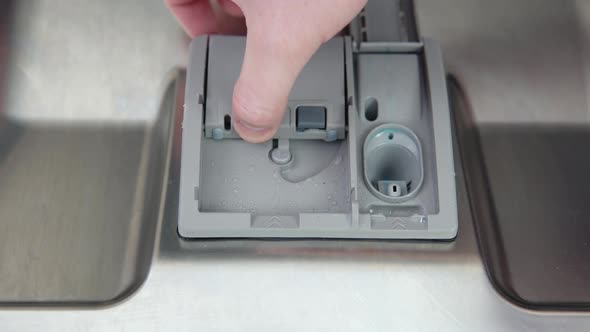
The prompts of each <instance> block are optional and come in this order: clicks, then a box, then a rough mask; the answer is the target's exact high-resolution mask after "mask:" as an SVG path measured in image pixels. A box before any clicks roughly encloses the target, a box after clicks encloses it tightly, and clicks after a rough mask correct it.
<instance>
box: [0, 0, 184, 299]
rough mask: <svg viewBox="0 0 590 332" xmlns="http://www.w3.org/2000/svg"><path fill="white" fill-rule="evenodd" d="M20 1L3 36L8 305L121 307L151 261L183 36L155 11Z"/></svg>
mask: <svg viewBox="0 0 590 332" xmlns="http://www.w3.org/2000/svg"><path fill="white" fill-rule="evenodd" d="M14 5H15V6H14V7H13V9H11V10H14V11H13V12H12V15H11V17H9V18H10V22H11V23H12V24H11V26H10V27H6V29H3V30H2V32H1V33H2V35H3V36H5V38H1V40H4V41H6V42H5V43H4V45H5V46H4V47H6V49H8V50H9V52H7V53H8V57H7V58H4V61H3V67H4V66H6V63H8V64H9V65H8V66H6V67H7V68H8V70H7V75H4V76H3V77H2V78H3V79H4V81H5V82H8V83H7V84H6V89H3V91H2V92H3V94H2V95H3V96H5V99H4V100H3V102H2V105H3V107H2V108H1V109H2V111H1V112H0V117H1V119H0V221H1V222H0V238H1V239H0V302H3V303H18V304H22V303H38V302H42V303H45V304H46V303H97V302H109V301H113V300H116V299H118V298H121V297H123V296H125V295H127V294H129V293H130V292H132V291H133V290H134V289H135V288H137V287H138V286H139V284H140V283H141V281H143V280H144V279H145V277H146V275H147V272H148V270H149V264H150V262H151V255H150V254H149V253H151V252H152V250H153V247H154V234H155V229H156V225H157V221H158V215H159V213H158V211H159V202H160V197H161V195H162V192H163V191H162V189H163V185H164V183H163V181H164V179H163V175H164V170H165V167H164V166H165V164H166V162H167V161H166V160H167V158H166V155H167V150H168V149H167V146H168V143H167V142H168V141H169V140H168V133H169V132H170V130H169V128H168V127H169V125H168V124H169V123H170V121H169V119H170V113H171V112H170V109H171V107H172V106H171V105H173V103H174V101H175V100H174V98H175V96H176V94H175V91H174V90H175V85H174V82H173V83H170V82H171V80H172V79H173V76H174V75H173V74H172V73H171V72H172V71H173V67H174V65H175V61H177V60H178V56H175V55H174V53H181V52H178V47H177V45H181V44H180V43H179V44H175V38H174V36H179V37H178V38H176V42H178V41H182V37H181V36H182V35H181V34H180V33H179V32H178V31H177V29H176V25H175V23H174V22H173V20H171V19H170V18H168V17H166V16H165V15H164V16H160V17H159V18H158V19H155V21H156V22H158V23H160V24H158V25H159V26H158V27H157V28H156V27H155V26H154V25H153V23H154V19H153V18H152V17H153V16H154V13H155V12H157V11H159V10H160V9H161V8H160V4H159V3H145V4H144V3H143V2H141V3H140V2H135V3H132V2H121V3H112V4H110V5H109V6H105V5H104V4H102V5H101V4H99V3H88V4H84V5H82V4H80V3H75V2H67V1H32V2H31V1H29V2H18V3H16V2H15V3H14ZM5 6H6V5H5ZM8 12H9V11H8V10H6V11H5V12H4V14H3V15H6V13H8ZM131 14H135V15H131ZM113 21H115V22H118V24H112V22H113ZM138 23H143V24H142V25H139V26H142V29H138V25H137V24H138ZM166 24H167V25H168V27H169V31H170V36H166V37H167V38H166V39H165V40H164V42H162V43H159V44H152V43H149V42H148V41H149V40H150V38H157V37H158V36H159V35H162V34H164V33H165V32H164V31H162V28H165V26H166ZM8 29H10V30H8ZM164 30H165V29H164ZM143 34H146V35H145V36H143V37H142V35H143ZM149 34H151V37H150V36H149ZM159 39H164V38H159ZM166 41H167V42H166ZM172 49H175V50H177V51H176V52H172V51H166V50H172ZM5 77H7V79H6V78H5ZM169 83H170V84H172V85H169V86H168V87H167V86H166V85H167V84H169ZM165 88H166V89H167V90H168V91H164V89H165ZM164 93H166V94H164ZM163 95H164V97H163V99H162V96H163ZM160 99H161V100H160ZM162 127H163V128H162Z"/></svg>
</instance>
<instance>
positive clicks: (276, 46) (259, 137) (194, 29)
mask: <svg viewBox="0 0 590 332" xmlns="http://www.w3.org/2000/svg"><path fill="white" fill-rule="evenodd" d="M209 1H210V0H165V2H166V4H167V5H168V7H169V8H170V9H171V11H172V12H173V13H174V15H175V16H176V18H177V19H178V20H179V21H180V23H181V24H182V26H183V27H184V29H185V30H186V31H187V33H188V34H189V35H190V36H191V37H196V36H198V35H202V34H208V33H234V32H236V31H239V26H237V25H236V24H235V20H231V19H230V18H229V17H228V16H227V15H229V16H232V17H244V18H245V24H246V27H247V39H246V52H245V55H244V62H243V63H242V71H241V72H240V77H239V78H238V80H237V82H236V84H235V86H234V92H233V100H232V104H233V107H232V120H233V127H234V128H235V130H236V131H237V132H238V134H239V135H240V136H241V137H242V138H243V139H245V140H247V141H249V142H254V143H258V142H264V141H267V140H269V139H271V138H272V137H273V135H274V134H275V132H276V131H277V129H278V128H279V125H280V123H281V120H282V119H283V116H284V114H285V111H286V110H287V101H288V99H289V94H290V92H291V89H292V87H293V84H294V83H295V80H296V79H297V76H298V75H299V73H300V72H301V70H302V69H303V67H304V66H305V64H306V63H307V61H308V60H309V59H310V57H311V56H312V55H313V54H314V53H315V51H317V49H318V48H319V47H320V45H321V44H323V43H324V42H326V41H327V40H329V39H330V38H332V37H333V36H334V35H336V34H337V33H338V32H339V31H340V30H342V29H343V28H344V27H345V26H346V25H347V24H348V23H349V22H350V21H351V20H352V19H353V18H354V16H355V15H356V14H358V12H359V11H360V10H361V9H362V8H363V6H364V5H365V4H366V2H367V0H234V1H231V0H217V1H218V4H219V6H220V7H221V8H222V11H223V13H225V15H223V14H220V13H216V12H215V11H214V9H213V7H212V5H211V3H210V2H209Z"/></svg>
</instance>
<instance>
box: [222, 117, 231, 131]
mask: <svg viewBox="0 0 590 332" xmlns="http://www.w3.org/2000/svg"><path fill="white" fill-rule="evenodd" d="M223 128H224V129H225V130H231V116H230V115H229V114H226V115H225V116H224V117H223Z"/></svg>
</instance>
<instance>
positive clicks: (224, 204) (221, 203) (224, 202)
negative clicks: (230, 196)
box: [219, 201, 227, 207]
mask: <svg viewBox="0 0 590 332" xmlns="http://www.w3.org/2000/svg"><path fill="white" fill-rule="evenodd" d="M219 205H221V207H225V206H226V205H227V202H226V201H221V202H220V203H219Z"/></svg>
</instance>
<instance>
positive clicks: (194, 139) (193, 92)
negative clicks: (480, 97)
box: [178, 36, 457, 239]
mask: <svg viewBox="0 0 590 332" xmlns="http://www.w3.org/2000/svg"><path fill="white" fill-rule="evenodd" d="M237 38H242V37H222V36H215V37H211V38H210V37H200V38H197V39H195V40H194V41H193V42H192V43H191V46H190V52H189V56H190V59H189V67H188V75H187V83H186V95H185V111H184V119H183V132H182V160H181V177H180V179H181V183H180V198H179V199H180V202H179V219H178V232H179V234H180V235H181V236H182V237H185V238H229V237H252V238H259V237H273V238H358V239H452V238H454V237H455V236H456V233H457V201H456V188H455V178H454V176H455V171H454V160H453V151H452V143H451V139H452V136H451V135H452V134H451V122H450V112H449V106H448V97H447V89H446V80H445V72H444V67H443V62H442V56H441V52H440V48H439V46H438V45H437V44H436V43H435V42H433V41H431V40H429V39H424V40H423V42H422V43H386V44H384V43H379V45H374V46H371V45H364V47H360V48H359V50H357V51H355V52H353V48H352V42H351V40H350V38H349V37H337V38H335V39H334V40H333V41H331V42H330V43H329V45H328V46H326V47H328V48H331V50H330V51H329V52H324V53H322V50H320V52H318V54H321V55H320V57H321V59H322V60H321V61H320V63H321V62H325V61H332V60H330V56H329V54H330V52H332V54H333V55H334V59H333V61H336V62H338V61H340V60H338V58H339V57H340V56H342V59H343V63H342V65H343V66H342V73H341V74H342V77H343V82H342V83H343V87H342V88H343V91H344V92H345V95H344V97H345V98H343V99H342V103H341V104H342V105H341V107H344V109H343V111H345V112H347V115H348V117H347V118H348V123H347V132H344V130H345V129H346V128H344V126H342V133H340V132H339V135H338V138H339V139H343V141H342V144H343V148H345V150H346V151H345V155H344V159H343V160H344V161H343V163H346V165H347V166H348V167H347V172H346V173H347V177H346V178H345V181H349V183H344V184H342V186H341V187H338V188H343V189H342V191H344V190H348V192H340V193H339V194H341V195H342V196H343V197H345V200H343V202H345V204H347V206H346V208H341V209H339V210H338V211H336V212H330V210H329V209H326V210H325V211H320V212H313V211H301V212H295V213H294V212H293V209H285V211H287V210H289V212H288V213H282V211H283V210H282V207H281V208H279V209H278V210H277V211H276V213H273V212H272V211H271V212H269V211H266V212H265V213H256V212H255V211H253V210H252V211H249V210H248V208H243V209H242V207H240V209H237V210H236V211H232V209H231V208H227V209H226V208H219V209H215V208H211V207H210V206H209V207H204V206H205V205H206V204H205V200H206V199H207V197H208V196H211V195H212V194H216V193H212V191H214V190H215V185H211V183H212V180H211V179H212V177H213V176H219V174H214V172H223V170H224V169H228V167H231V163H232V162H236V161H237V160H241V159H239V158H242V157H243V156H239V155H238V154H240V153H241V152H240V151H241V150H243V149H244V148H246V149H251V150H252V151H257V150H259V149H264V148H266V147H265V146H264V145H262V146H261V145H258V146H256V147H255V146H253V145H247V144H248V143H245V142H241V140H239V139H236V138H231V137H233V136H231V133H230V135H228V137H224V139H222V140H220V141H216V142H212V141H213V139H212V138H211V136H210V135H208V132H207V118H209V117H208V116H207V117H205V114H206V112H208V110H207V107H209V106H211V104H208V103H209V102H210V101H211V100H210V99H209V98H208V97H209V96H210V95H208V93H210V92H211V91H207V90H210V89H212V88H213V87H212V85H211V84H210V83H211V78H212V77H213V76H214V75H216V74H218V73H217V72H215V71H214V70H213V69H214V68H218V67H215V66H214V65H212V63H211V61H212V59H210V57H209V51H210V47H211V45H212V42H213V41H214V42H215V44H217V43H219V44H220V45H223V44H225V43H226V41H227V42H228V44H232V45H234V46H231V47H227V49H225V50H224V53H216V54H215V58H214V59H215V61H220V62H223V61H226V62H227V61H229V62H230V63H233V66H236V67H237V68H239V65H240V64H241V61H237V60H236V59H240V57H241V53H240V52H243V50H241V49H237V48H239V45H240V42H236V40H237ZM230 39H232V40H230ZM241 43H243V41H241ZM228 44H226V46H227V45H228ZM369 44H370V43H369ZM334 45H336V46H334ZM339 45H340V46H339ZM361 46H363V45H361ZM326 47H323V49H325V48H326ZM334 47H336V49H337V48H338V47H341V52H342V53H341V55H338V53H335V52H336V51H334ZM338 52H339V51H338ZM236 53H237V54H238V55H239V57H237V58H235V57H232V56H229V55H231V54H233V55H235V54H236ZM220 54H221V55H222V54H227V55H228V59H219V56H220ZM236 62H237V63H236ZM312 62H313V61H312ZM326 64H328V63H326ZM326 67H327V68H330V66H328V65H327V66H326ZM355 67H356V68H355ZM326 70H328V69H326ZM304 71H305V70H304ZM392 72H395V73H396V75H390V74H391V73H392ZM317 74H321V75H324V76H330V75H332V76H333V75H340V74H333V73H329V72H326V73H316V75H317ZM302 77H303V76H302ZM305 77H310V76H309V74H308V75H307V76H305ZM311 77H313V76H311ZM233 80H235V77H232V75H229V74H227V75H223V77H222V80H221V81H223V82H226V83H221V84H219V85H216V87H215V88H216V89H225V91H222V94H223V95H224V96H225V97H222V98H223V99H224V100H227V98H228V97H227V96H231V90H232V87H233V85H231V84H228V83H227V82H232V81H233ZM217 86H218V87H217ZM315 90H317V89H315ZM331 91H332V90H331ZM333 91H336V92H334V93H332V92H330V93H328V96H327V97H323V98H320V99H321V100H320V102H319V103H318V105H326V104H334V103H336V104H338V103H340V100H337V99H334V98H339V97H338V91H337V90H333ZM369 96H371V97H375V96H377V97H379V98H378V99H379V100H380V113H379V114H380V116H379V118H378V120H377V121H373V122H371V121H367V120H366V119H365V118H364V112H362V111H359V109H358V108H359V107H360V108H361V109H362V108H363V105H362V104H363V101H364V100H365V98H367V97H369ZM396 96H397V98H396ZM407 96H411V98H410V97H407ZM357 97H358V99H357ZM406 97H407V98H406ZM228 100H229V103H231V98H229V99H228ZM331 100H335V101H334V102H332V101H331ZM396 102H399V103H400V104H399V105H398V104H396ZM299 103H300V102H299V99H298V98H296V100H294V101H291V100H290V103H289V105H290V106H294V105H295V104H297V105H298V104H299ZM404 103H405V104H404ZM406 106H407V107H406ZM226 107H227V106H226ZM229 107H231V104H230V106H229ZM402 108H403V110H402ZM293 109H294V108H293ZM338 109H339V108H338V106H337V107H335V108H334V109H333V110H331V112H338ZM397 109H399V110H401V111H399V112H397ZM288 114H289V113H288ZM342 115H344V113H342ZM289 116H291V117H292V116H293V115H287V117H289ZM342 119H344V116H342ZM384 123H385V124H387V123H390V124H397V125H402V126H405V127H407V128H409V129H411V130H412V131H413V132H414V133H416V135H417V137H418V138H419V139H420V141H421V143H422V147H423V154H424V161H423V162H424V175H425V178H424V183H423V184H422V186H421V188H420V190H419V192H418V193H417V194H416V196H415V197H412V198H411V199H409V200H406V201H404V202H403V203H390V202H385V201H383V200H380V199H379V198H377V197H376V196H375V195H373V194H371V193H370V191H369V190H368V189H367V184H366V183H365V181H364V176H363V160H362V158H363V151H362V147H363V144H364V140H365V137H366V136H367V134H368V133H369V132H370V131H371V130H372V129H374V128H375V127H377V126H379V125H382V124H384ZM287 124H288V123H287ZM293 127H294V126H291V125H290V124H288V125H286V126H285V128H284V130H285V131H289V134H285V135H287V137H285V135H282V136H281V135H280V134H279V137H281V138H293V137H291V136H288V135H290V133H292V131H291V130H292V129H291V128H293ZM306 138H310V137H306ZM311 138H316V139H322V138H323V136H322V135H317V136H316V137H311ZM238 141H239V142H238ZM310 142H313V141H310ZM312 144H314V143H312ZM318 144H319V143H318ZM324 144H326V143H324ZM226 151H227V152H226ZM231 151H237V152H235V153H236V154H232V153H233V152H231ZM244 153H247V151H245V152H244ZM203 156H206V157H216V158H217V159H216V160H225V159H223V158H226V162H227V163H228V165H225V164H224V165H223V167H209V166H210V165H204V164H203V163H204V160H203ZM232 157H235V158H237V159H236V161H232ZM224 167H225V168H224ZM242 167H245V165H244V166H242ZM213 169H214V170H213ZM251 176H253V177H254V178H257V179H259V180H260V183H265V182H268V181H270V180H269V179H268V178H269V177H271V176H272V175H271V174H267V173H263V172H262V170H261V171H260V173H256V174H254V175H251ZM341 178H342V177H341ZM203 188H207V190H204V189H203ZM212 188H213V189H212ZM261 194H262V193H261ZM320 194H323V193H321V191H318V193H316V192H315V191H314V190H307V191H304V192H302V193H301V194H300V195H301V196H302V197H303V196H310V195H311V196H313V195H320Z"/></svg>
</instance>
